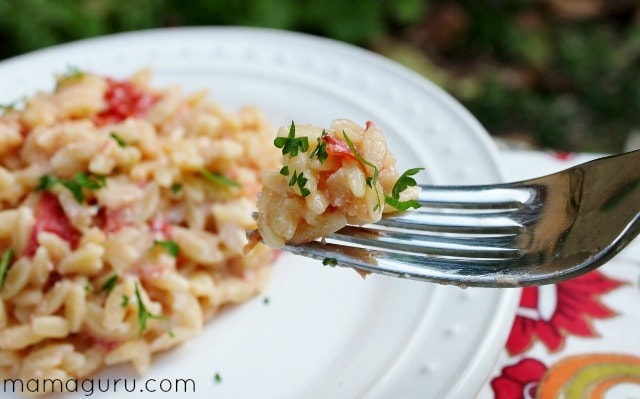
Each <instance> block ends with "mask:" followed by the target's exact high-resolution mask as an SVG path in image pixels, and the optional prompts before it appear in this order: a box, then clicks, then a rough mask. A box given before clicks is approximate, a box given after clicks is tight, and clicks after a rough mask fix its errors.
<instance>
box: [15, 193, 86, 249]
mask: <svg viewBox="0 0 640 399" xmlns="http://www.w3.org/2000/svg"><path fill="white" fill-rule="evenodd" d="M41 231H46V232H48V233H53V234H55V235H57V236H58V237H60V238H62V239H63V240H65V241H66V242H68V243H69V245H71V248H72V249H75V248H76V247H77V246H78V242H79V241H80V236H81V234H80V232H79V231H78V230H76V228H75V227H73V225H72V224H71V222H70V221H69V219H68V218H67V215H66V214H65V213H64V210H63V209H62V206H60V202H59V201H58V197H56V196H55V195H53V194H51V193H47V192H44V193H42V195H41V196H40V201H39V202H38V207H37V208H36V222H35V224H34V225H33V229H32V230H31V236H30V237H29V242H28V243H27V246H26V248H25V249H24V255H26V256H33V255H34V254H35V253H36V250H37V249H38V233H40V232H41Z"/></svg>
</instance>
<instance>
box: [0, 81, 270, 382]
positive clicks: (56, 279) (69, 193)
mask: <svg viewBox="0 0 640 399" xmlns="http://www.w3.org/2000/svg"><path fill="white" fill-rule="evenodd" d="M149 79H150V71H148V70H144V71H141V72H139V73H137V74H135V75H133V76H132V77H131V78H130V79H128V80H122V81H121V80H115V79H111V78H106V77H103V76H98V75H95V74H91V73H84V72H81V71H77V70H72V71H70V73H67V74H65V75H63V76H60V77H59V78H58V79H57V85H56V88H55V90H54V91H52V92H46V93H45V92H41V93H37V94H35V95H34V96H32V97H30V98H27V99H26V100H25V101H24V104H22V105H20V106H18V107H9V108H8V109H6V110H4V112H2V113H1V114H0V256H2V261H1V262H0V375H4V376H7V377H11V378H23V379H29V378H62V379H65V378H82V377H84V376H87V375H88V374H90V373H92V372H94V371H96V370H97V369H99V368H100V367H101V366H103V365H112V364H117V363H123V362H125V363H129V362H130V363H131V364H132V365H133V366H134V367H135V368H136V370H138V371H139V372H140V373H144V372H145V371H146V370H147V369H148V368H149V365H150V362H151V358H152V355H153V353H154V352H158V351H162V350H166V349H168V348H170V347H173V346H175V345H178V344H180V343H181V342H183V341H184V340H185V339H187V338H189V337H191V336H193V335H194V334H197V333H198V332H200V330H201V329H202V327H203V323H204V322H205V321H206V320H208V319H210V318H211V317H212V316H214V315H215V314H216V312H218V311H219V310H220V309H221V307H222V306H224V305H228V304H234V303H240V302H243V301H245V300H247V299H248V298H250V297H252V296H254V295H256V294H257V293H258V292H259V291H260V290H261V288H263V286H264V284H265V282H266V281H267V277H268V272H269V270H268V266H269V264H270V263H271V260H272V253H271V250H270V249H268V248H267V247H266V246H258V247H257V248H256V249H255V250H254V251H252V252H251V254H249V255H247V256H243V253H242V252H243V251H242V250H243V247H244V246H245V244H246V243H247V239H246V231H247V230H250V229H253V228H255V227H256V223H255V221H254V220H253V219H252V217H251V214H252V212H253V211H254V208H255V203H256V199H257V194H258V192H259V191H260V190H261V187H262V178H261V176H262V171H263V170H267V169H272V168H275V167H277V163H278V152H277V149H275V148H273V147H272V145H271V142H272V140H273V132H272V131H271V130H270V128H269V126H268V124H267V122H266V121H265V118H264V117H263V116H262V114H261V113H260V112H259V111H258V110H257V109H255V108H250V107H247V108H243V109H240V110H239V111H237V112H229V111H226V110H224V109H223V108H221V107H220V106H218V105H216V104H214V103H212V102H211V101H210V100H208V99H207V98H206V97H207V96H206V93H205V92H198V93H195V94H191V95H183V94H182V92H181V90H180V89H179V87H169V88H165V89H154V88H152V87H150V86H149ZM0 112H1V111H0ZM270 148H273V150H272V151H270V150H269V149H270Z"/></svg>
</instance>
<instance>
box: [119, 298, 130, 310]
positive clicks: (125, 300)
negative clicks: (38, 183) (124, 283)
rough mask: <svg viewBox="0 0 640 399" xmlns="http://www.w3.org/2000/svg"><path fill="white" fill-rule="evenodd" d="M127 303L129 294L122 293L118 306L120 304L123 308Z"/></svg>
mask: <svg viewBox="0 0 640 399" xmlns="http://www.w3.org/2000/svg"><path fill="white" fill-rule="evenodd" d="M128 305H129V296H128V295H123V296H122V302H120V306H122V307H123V308H126V307H127V306H128Z"/></svg>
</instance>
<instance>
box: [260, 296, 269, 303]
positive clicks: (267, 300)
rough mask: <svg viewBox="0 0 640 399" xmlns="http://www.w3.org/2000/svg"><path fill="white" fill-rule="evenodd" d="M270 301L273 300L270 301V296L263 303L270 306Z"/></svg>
mask: <svg viewBox="0 0 640 399" xmlns="http://www.w3.org/2000/svg"><path fill="white" fill-rule="evenodd" d="M270 300H271V299H269V297H268V296H265V297H264V299H263V300H262V303H264V304H265V305H268V304H269V301H270Z"/></svg>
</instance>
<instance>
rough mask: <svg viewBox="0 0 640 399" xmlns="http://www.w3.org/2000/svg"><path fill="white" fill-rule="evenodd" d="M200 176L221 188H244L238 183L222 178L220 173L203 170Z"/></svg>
mask: <svg viewBox="0 0 640 399" xmlns="http://www.w3.org/2000/svg"><path fill="white" fill-rule="evenodd" d="M200 175H202V177H204V178H205V179H207V180H209V181H211V182H213V183H215V184H217V185H219V186H225V187H233V188H241V187H242V185H241V184H240V183H238V182H237V181H235V180H231V179H229V178H228V177H225V176H222V175H221V174H220V173H217V172H209V171H208V170H205V169H203V170H201V171H200Z"/></svg>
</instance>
